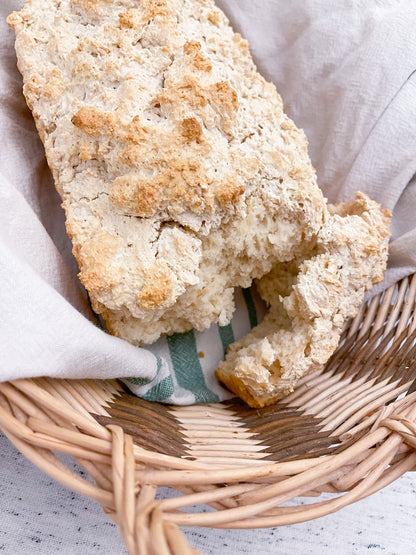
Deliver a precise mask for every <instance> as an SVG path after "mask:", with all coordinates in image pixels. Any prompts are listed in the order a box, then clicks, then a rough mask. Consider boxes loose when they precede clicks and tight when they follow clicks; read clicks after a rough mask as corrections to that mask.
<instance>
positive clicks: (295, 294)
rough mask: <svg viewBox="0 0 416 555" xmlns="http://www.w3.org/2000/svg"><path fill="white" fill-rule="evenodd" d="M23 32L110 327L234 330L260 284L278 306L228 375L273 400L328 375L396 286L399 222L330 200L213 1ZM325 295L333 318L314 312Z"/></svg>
mask: <svg viewBox="0 0 416 555" xmlns="http://www.w3.org/2000/svg"><path fill="white" fill-rule="evenodd" d="M8 22H9V24H10V25H11V26H12V27H13V29H14V30H15V32H16V51H17V56H18V64H19V69H20V71H21V73H22V75H23V80H24V94H25V96H26V99H27V103H28V105H29V107H30V108H31V110H32V112H33V115H34V118H35V121H36V125H37V128H38V130H39V134H40V136H41V138H42V141H43V143H44V145H45V150H46V155H47V159H48V163H49V166H50V168H51V170H52V172H53V175H54V179H55V184H56V187H57V190H58V191H59V193H60V195H61V197H62V201H63V207H64V209H65V212H66V218H67V230H68V233H69V235H70V236H71V238H72V241H73V245H74V254H75V256H76V258H77V260H78V263H79V266H80V279H81V281H82V282H83V284H84V285H85V287H86V289H87V290H88V292H89V294H90V298H91V301H92V304H93V307H94V309H95V310H96V311H97V312H99V313H101V314H102V316H103V318H104V319H105V321H106V323H107V327H108V329H109V330H110V331H111V333H114V334H115V335H117V336H119V337H122V338H124V339H126V340H128V341H130V342H132V343H135V344H137V345H140V344H144V343H151V342H153V341H155V340H156V339H157V338H158V337H160V335H161V334H163V333H174V332H184V331H187V330H189V329H191V328H196V329H198V330H203V329H206V328H208V327H209V326H210V325H211V324H212V323H214V322H218V323H219V324H220V325H225V324H227V323H228V322H229V321H230V319H231V317H232V314H233V311H234V300H233V291H234V288H235V287H237V286H242V287H248V286H249V285H250V284H251V283H252V281H253V280H254V279H257V280H260V281H259V290H260V293H261V294H262V295H263V297H264V298H265V300H266V302H268V303H269V305H270V307H271V308H270V313H269V315H268V316H267V317H266V320H265V322H264V323H262V324H260V326H259V327H258V329H256V330H254V331H253V332H252V333H251V334H249V336H247V338H246V339H244V340H242V341H241V342H239V343H237V344H235V345H234V346H233V347H232V348H231V350H230V353H229V354H228V355H227V359H226V361H225V362H224V363H223V364H222V365H220V368H219V370H218V374H217V375H218V376H219V379H220V380H221V381H222V382H223V383H225V385H227V386H228V387H230V388H231V389H232V390H233V391H235V392H236V393H238V394H239V395H240V396H242V397H243V398H244V399H245V400H246V401H247V402H248V403H249V404H251V405H254V406H261V405H264V404H268V403H270V402H273V401H274V400H275V399H276V398H278V397H279V396H281V395H282V394H284V393H286V392H287V391H289V390H290V389H291V388H292V387H293V384H294V383H295V381H296V380H297V379H298V377H300V376H301V375H303V374H304V373H305V372H307V371H310V370H312V369H315V368H316V367H317V365H322V364H323V363H324V362H325V361H326V360H327V358H328V357H329V355H330V354H331V352H332V351H333V350H334V348H335V347H336V342H337V341H338V338H339V331H340V328H341V327H342V323H343V321H344V320H345V318H347V317H348V316H350V315H352V314H353V313H354V310H355V309H356V307H357V306H358V305H359V304H360V302H361V300H362V298H363V294H364V291H365V290H366V289H369V288H370V287H371V285H372V284H373V283H375V282H377V281H380V280H381V279H382V272H383V269H384V268H385V264H386V256H387V238H388V214H386V213H384V212H382V211H381V210H380V207H379V206H378V205H377V204H376V203H373V202H372V201H370V200H369V199H367V198H366V197H365V196H364V195H360V196H358V197H357V199H356V200H355V201H351V203H350V204H346V205H343V206H341V207H339V208H337V209H335V208H331V207H328V206H327V204H326V201H325V199H324V198H323V196H322V193H321V191H320V190H319V188H318V186H317V183H316V176H315V171H314V169H313V167H312V165H311V162H310V160H309V157H308V153H307V141H306V138H305V136H304V134H303V132H302V131H301V130H299V129H297V128H296V126H295V125H294V124H293V122H292V121H291V120H290V119H289V118H288V117H287V116H286V115H285V114H284V112H283V108H282V102H281V99H280V97H279V95H278V94H277V92H276V89H275V87H274V85H272V84H270V83H267V82H266V81H265V80H264V79H263V78H262V77H261V76H260V75H259V74H258V73H257V71H256V68H255V66H254V63H253V61H252V58H251V56H250V53H249V50H248V45H247V42H246V41H245V40H243V39H242V38H241V37H240V35H238V34H235V33H234V32H233V30H232V29H231V27H230V25H229V23H228V21H227V19H226V17H225V16H224V14H223V13H222V12H221V11H220V10H218V9H217V8H216V7H215V5H214V3H213V2H212V1H211V0H153V1H152V0H115V1H112V2H109V1H107V0H59V1H58V0H32V1H29V2H27V4H26V5H25V7H24V8H23V9H22V11H20V12H18V13H13V14H11V15H10V16H9V18H8ZM353 230H356V231H354V235H353V236H351V233H352V231H353ZM366 245H371V248H370V247H369V248H368V249H367V250H366V248H367V247H366ZM362 262H365V270H364V266H363V265H362ZM326 264H328V265H329V266H328V267H327V266H326ZM342 267H343V268H342ZM263 276H265V277H263ZM261 278H263V279H261ZM282 283H285V284H286V285H284V286H283V290H284V291H283V290H281V287H282ZM309 289H310V291H309ZM321 292H324V293H325V295H326V296H328V298H330V299H331V301H330V302H329V301H328V303H329V305H330V306H329V305H328V307H327V308H326V309H322V310H323V312H324V314H322V315H321V314H320V312H319V309H317V312H316V313H314V312H313V310H312V309H310V307H309V304H310V302H312V300H311V299H312V298H313V299H314V302H315V303H318V304H319V302H321V300H319V294H320V293H321ZM283 297H285V298H284V299H283ZM326 298H327V297H325V300H326ZM322 302H323V301H322ZM305 307H307V308H305ZM308 307H309V308H308ZM319 319H321V320H319ZM318 324H319V325H318ZM320 324H323V325H324V328H321V327H320ZM324 336H325V339H326V343H325V344H322V340H323V339H322V338H323V337H324ZM288 341H290V342H293V349H295V351H296V352H293V353H292V351H290V349H288V345H287V342H288ZM295 346H296V347H295ZM289 351H290V352H289ZM292 355H293V356H292ZM293 357H294V358H293ZM276 383H279V384H280V385H278V386H276Z"/></svg>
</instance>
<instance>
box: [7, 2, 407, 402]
mask: <svg viewBox="0 0 416 555" xmlns="http://www.w3.org/2000/svg"><path fill="white" fill-rule="evenodd" d="M218 4H219V6H220V7H221V8H222V9H223V10H224V11H225V12H226V14H227V15H228V17H229V18H230V20H231V21H232V23H233V25H234V27H235V29H236V30H237V31H239V32H240V33H241V34H242V35H243V36H244V37H245V38H247V39H248V40H249V42H250V45H251V49H252V53H253V55H254V58H255V60H256V63H257V64H258V67H259V69H260V71H261V72H262V73H263V75H264V76H265V77H266V78H268V79H270V80H272V81H274V82H275V84H276V86H277V88H278V90H279V92H280V93H281V95H282V97H283V101H284V104H285V110H286V112H287V113H288V114H289V116H290V117H292V118H293V119H294V121H295V122H296V124H297V125H298V126H300V127H303V128H304V129H305V132H306V134H307V136H308V138H309V143H310V154H311V158H312V162H313V164H314V165H315V167H316V168H317V172H318V182H319V184H320V186H321V187H322V189H323V191H324V193H325V195H326V196H327V197H328V198H329V200H330V201H331V202H336V201H343V200H346V199H348V198H350V197H352V196H354V193H355V191H356V190H357V189H359V190H362V191H364V192H366V193H368V194H369V195H370V196H371V197H373V198H374V199H375V200H377V201H378V202H380V203H381V204H382V205H383V206H384V207H385V208H389V209H390V210H391V211H392V212H393V223H392V241H391V246H390V262H389V269H388V271H387V274H386V280H385V283H384V284H383V286H385V285H389V284H391V283H393V282H394V281H396V280H397V279H400V278H401V277H403V276H405V275H407V274H410V273H411V272H413V271H415V270H416V180H415V179H414V175H415V173H416V73H414V70H415V67H414V60H415V59H416V31H415V30H414V21H415V19H416V7H414V6H412V5H411V3H405V2H396V1H392V0H391V1H388V0H384V1H380V0H377V1H376V0H370V1H364V0H361V1H358V0H354V1H352V2H349V3H348V7H347V5H346V4H345V3H339V2H335V1H328V0H325V1H324V0H307V1H305V0H293V1H292V2H290V3H289V2H276V1H275V0H257V1H255V0H239V1H238V2H237V1H235V0H234V1H233V0H222V1H218ZM341 4H342V5H341ZM22 5H23V0H3V2H2V3H1V5H0V51H1V57H0V141H1V149H0V256H1V258H0V282H1V287H0V303H1V306H2V309H3V314H2V318H1V323H0V380H11V379H15V378H25V377H30V376H52V377H59V378H64V377H65V378H80V377H85V378H86V377H91V378H103V379H104V378H113V377H120V378H126V383H127V384H128V385H129V387H130V388H131V389H132V390H133V391H134V392H136V393H137V394H139V395H141V396H142V397H144V398H146V399H149V400H155V401H164V402H174V403H179V404H187V403H194V402H213V401H218V400H224V399H226V398H229V397H230V396H231V394H230V393H229V392H227V391H226V390H224V389H223V388H222V387H221V386H219V385H218V383H217V382H216V379H215V376H214V370H215V368H216V366H217V364H218V362H219V360H221V359H222V358H223V356H224V352H225V349H226V348H227V346H228V345H229V343H230V342H232V341H234V339H238V338H240V337H241V336H242V335H244V334H245V333H247V331H249V329H250V328H251V327H253V326H254V325H256V323H257V322H258V321H259V320H260V319H261V317H262V314H263V312H264V307H263V305H262V303H261V302H260V301H259V299H258V298H257V297H256V295H255V293H254V292H252V291H250V290H244V291H241V290H238V291H237V292H236V306H237V310H236V313H235V315H234V317H233V320H232V322H231V324H230V325H229V326H225V327H220V326H217V325H214V326H211V328H210V329H208V330H206V331H205V332H202V333H200V332H198V333H195V332H193V331H190V332H188V333H186V334H181V335H174V336H171V337H167V338H162V339H160V340H159V341H158V342H157V343H155V344H154V345H152V346H150V347H149V348H148V349H144V348H142V349H139V348H136V347H133V346H132V345H130V344H128V343H127V342H125V341H122V340H120V339H117V338H115V337H112V336H111V335H109V334H107V333H106V332H105V331H104V330H103V328H102V326H101V322H100V319H99V318H98V317H96V316H95V315H94V313H93V312H92V310H91V307H90V305H89V302H88V298H87V295H86V293H85V291H84V289H83V288H82V286H81V284H80V282H79V280H78V278H77V271H78V269H77V266H76V263H75V260H74V259H73V257H72V254H71V243H70V240H69V238H68V237H67V235H66V232H65V226H64V215H63V212H62V210H61V208H60V199H59V197H58V195H57V193H56V192H55V190H54V186H53V181H52V177H51V175H50V172H49V170H48V167H47V164H46V160H45V156H44V151H43V146H42V144H41V142H40V140H39V138H38V135H37V132H36V129H35V126H34V123H33V119H32V116H31V114H30V111H29V109H28V108H27V106H26V104H25V101H24V98H23V95H22V92H21V90H22V80H21V77H20V74H19V73H18V70H17V68H16V58H15V53H14V48H13V41H14V34H13V32H12V31H11V30H10V29H8V27H7V25H6V23H5V18H6V16H7V15H8V14H9V13H10V12H11V11H13V10H18V9H20V8H21V7H22Z"/></svg>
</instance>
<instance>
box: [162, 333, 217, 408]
mask: <svg viewBox="0 0 416 555" xmlns="http://www.w3.org/2000/svg"><path fill="white" fill-rule="evenodd" d="M166 339H167V343H168V346H169V351H170V357H171V359H172V364H173V369H174V372H175V376H176V380H177V382H178V384H179V385H180V386H181V387H183V388H184V389H187V390H188V391H191V392H192V393H193V394H194V395H195V402H196V403H217V402H218V401H219V397H218V395H216V394H215V393H214V392H213V391H211V390H210V389H208V387H207V385H206V383H205V377H204V373H203V372H202V368H201V363H200V362H199V357H198V351H197V347H196V340H195V335H194V332H193V331H188V332H187V333H176V334H174V335H170V336H168V337H167V338H166Z"/></svg>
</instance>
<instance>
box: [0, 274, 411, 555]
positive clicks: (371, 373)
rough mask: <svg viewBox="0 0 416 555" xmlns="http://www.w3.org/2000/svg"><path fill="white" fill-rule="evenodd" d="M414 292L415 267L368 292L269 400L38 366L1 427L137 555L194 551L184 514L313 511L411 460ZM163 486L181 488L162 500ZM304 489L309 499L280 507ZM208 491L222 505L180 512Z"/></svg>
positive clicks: (298, 518) (257, 520)
mask: <svg viewBox="0 0 416 555" xmlns="http://www.w3.org/2000/svg"><path fill="white" fill-rule="evenodd" d="M415 299H416V275H413V276H412V277H410V278H405V279H403V280H402V281H401V282H399V283H398V284H396V285H395V286H392V287H390V288H389V289H388V290H387V291H385V292H384V293H383V294H381V295H379V296H377V297H375V298H373V300H372V301H371V302H370V303H368V304H366V305H364V306H363V307H362V309H361V311H360V313H359V314H358V315H357V317H356V318H355V319H354V320H352V321H351V322H350V323H349V325H348V326H347V328H346V329H345V330H344V333H343V336H342V339H341V342H340V345H339V348H338V350H337V351H336V353H335V354H334V355H333V357H332V358H331V360H330V361H329V362H328V364H327V365H326V367H325V368H324V370H323V371H322V372H320V373H315V374H311V375H309V376H307V377H306V378H304V379H303V380H302V381H301V383H299V385H298V387H297V388H296V390H295V391H294V393H292V394H291V395H289V396H288V397H286V398H285V399H284V400H282V401H280V402H279V403H277V404H276V405H274V406H272V407H269V408H265V409H261V410H258V409H249V408H247V407H246V406H244V405H243V404H242V403H240V402H238V401H231V402H225V403H222V404H216V405H202V406H201V405H199V406H190V407H171V406H164V405H160V404H157V403H149V402H146V401H142V400H140V399H138V398H137V397H135V396H133V395H131V394H130V393H128V392H127V391H126V390H125V389H124V388H123V386H122V385H121V383H119V382H117V381H98V380H97V381H91V380H83V381H70V380H68V381H64V380H53V379H47V378H42V379H33V380H17V381H14V382H10V383H3V384H0V426H1V428H2V429H3V431H4V433H5V434H6V435H7V436H8V437H9V439H10V440H11V441H12V442H13V443H14V444H15V445H16V446H17V447H18V449H20V451H21V452H22V453H23V454H24V455H26V457H28V458H29V459H30V460H31V461H32V462H33V463H35V464H36V465H37V466H38V467H39V468H41V469H42V470H43V471H45V472H46V473H47V474H49V475H50V476H52V477H53V478H55V479H57V480H59V481H60V482H62V483H63V484H65V485H67V486H69V487H70V488H72V489H74V490H76V491H78V492H81V493H83V494H85V495H88V496H90V497H92V498H93V499H95V500H96V501H98V502H99V503H101V504H102V506H103V508H104V511H105V512H106V513H107V514H108V515H109V516H110V517H111V518H112V519H113V520H114V521H115V522H116V523H117V524H118V525H119V526H120V529H121V532H122V535H123V537H124V540H125V542H126V545H127V548H128V550H129V552H130V553H132V554H140V555H150V554H157V555H165V554H166V555H169V554H177V555H186V554H187V553H196V552H195V550H193V549H191V548H190V547H188V545H187V543H186V540H185V538H184V536H183V535H182V533H181V532H180V530H179V528H178V527H179V526H211V527H222V528H259V527H271V526H280V525H287V524H293V523H297V522H302V521H305V520H310V519H314V518H317V517H320V516H323V515H326V514H328V513H331V512H334V511H337V510H338V509H340V508H342V507H344V506H346V505H348V504H350V503H352V502H354V501H357V500H359V499H362V498H364V497H366V496H368V495H371V494H372V493H374V492H375V491H377V490H379V489H381V488H383V487H385V486H386V485H387V484H389V483H391V482H392V481H394V480H395V479H397V478H398V477H399V476H401V475H402V474H403V473H405V472H407V471H409V470H414V469H416V339H415V338H416V310H415V309H416V301H415ZM54 452H61V453H69V454H71V455H72V456H73V457H74V458H75V459H76V460H77V461H78V462H79V463H80V464H81V465H82V466H83V467H84V468H85V470H86V471H87V472H88V473H89V474H90V476H91V477H92V478H93V480H94V484H92V483H91V482H90V481H87V480H85V479H83V478H81V477H80V476H78V475H76V474H74V473H73V472H72V471H70V470H69V469H68V468H67V467H66V466H65V465H64V464H63V463H62V462H61V461H60V460H59V459H58V458H57V456H56V455H55V454H54ZM158 486H171V487H173V488H175V489H176V490H178V491H179V492H180V493H181V494H182V495H180V496H178V497H175V498H169V499H155V494H156V491H157V489H158ZM323 492H332V493H334V494H338V495H334V496H331V497H330V499H328V498H326V499H325V500H319V495H320V494H321V493H323ZM299 497H303V498H305V497H310V498H313V499H312V500H308V503H307V504H304V503H301V502H300V501H299V503H298V504H296V503H295V504H294V505H293V503H292V504H291V506H286V505H285V503H286V502H287V501H288V500H290V499H293V498H299ZM303 501H304V500H303ZM200 503H205V504H208V505H210V506H211V507H213V508H214V509H216V510H215V511H211V512H202V513H188V512H186V509H187V507H190V506H192V505H199V504H200Z"/></svg>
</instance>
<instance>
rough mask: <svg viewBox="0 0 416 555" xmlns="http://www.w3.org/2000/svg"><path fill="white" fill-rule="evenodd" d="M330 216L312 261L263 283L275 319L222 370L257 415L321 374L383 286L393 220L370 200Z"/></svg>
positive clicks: (335, 209)
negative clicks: (369, 294)
mask: <svg viewBox="0 0 416 555" xmlns="http://www.w3.org/2000/svg"><path fill="white" fill-rule="evenodd" d="M329 210H330V213H331V217H330V218H328V220H327V222H326V223H325V224H324V225H323V226H322V228H321V230H320V232H319V234H318V239H317V243H316V246H315V248H314V251H313V252H312V253H310V257H308V258H307V259H299V260H293V261H291V262H290V263H280V264H276V265H275V266H274V268H273V269H272V271H271V272H270V273H269V274H267V275H266V276H264V277H263V278H261V279H260V280H259V281H258V291H259V293H260V295H261V296H262V297H263V298H264V299H265V301H266V302H267V303H268V305H269V307H270V308H269V311H268V313H267V315H266V317H265V319H264V320H263V322H262V323H261V324H259V325H258V326H257V327H256V328H254V329H253V330H252V331H251V332H250V333H249V334H248V335H246V336H245V337H244V338H243V339H242V340H240V341H236V342H235V343H233V344H232V345H231V346H230V348H229V351H228V353H227V356H226V360H225V361H224V362H222V363H220V365H219V367H218V369H217V377H218V379H219V380H220V381H221V382H223V383H224V384H225V385H227V386H228V387H229V388H230V389H231V390H232V391H234V392H235V393H236V394H237V395H239V396H240V397H241V398H242V399H244V401H246V402H247V403H248V404H249V405H250V406H252V407H263V406H265V405H269V404H271V403H273V402H274V401H276V400H277V399H279V398H280V397H283V396H284V395H286V394H287V393H290V392H291V391H293V388H294V386H295V384H296V382H297V381H298V380H299V378H301V377H302V376H304V375H306V374H307V373H309V372H312V371H315V370H319V369H321V368H322V367H323V365H324V364H325V362H327V360H328V359H329V357H330V356H331V354H332V353H333V352H334V350H335V349H336V347H337V345H338V342H339V339H340V335H341V331H342V328H343V325H344V323H345V321H346V320H347V318H349V317H351V316H354V315H355V314H356V313H357V307H358V306H359V305H360V304H361V303H362V301H363V298H364V293H365V291H367V290H369V289H371V287H372V285H373V284H374V283H378V282H380V281H382V280H383V270H384V266H385V262H386V258H387V238H388V236H389V233H388V225H389V221H390V214H389V212H388V211H382V210H380V207H379V205H378V204H377V203H375V202H374V201H371V200H370V199H369V198H368V197H367V196H366V195H364V194H363V193H357V196H356V198H355V199H353V200H351V201H349V202H347V203H342V204H339V205H336V206H331V205H330V206H329Z"/></svg>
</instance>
